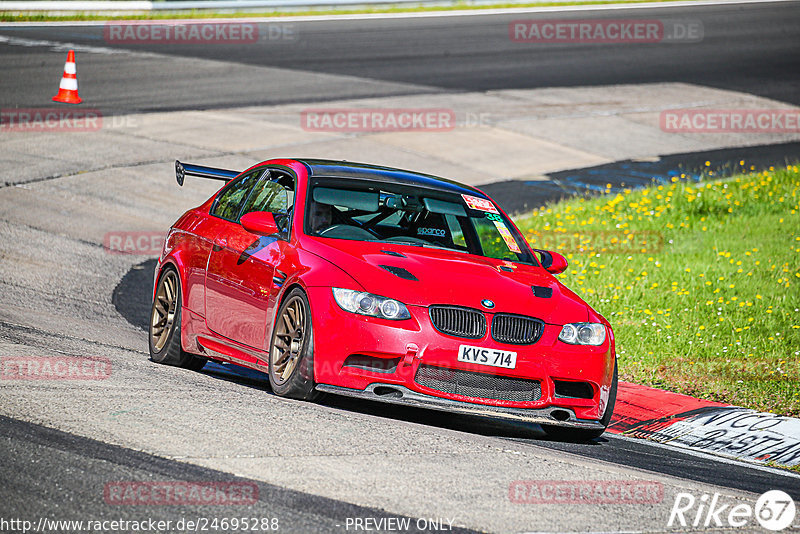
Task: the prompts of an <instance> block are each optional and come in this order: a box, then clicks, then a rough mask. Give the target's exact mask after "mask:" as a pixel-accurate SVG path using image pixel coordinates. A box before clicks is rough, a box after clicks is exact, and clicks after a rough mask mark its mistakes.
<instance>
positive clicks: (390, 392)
mask: <svg viewBox="0 0 800 534" xmlns="http://www.w3.org/2000/svg"><path fill="white" fill-rule="evenodd" d="M372 392H373V393H374V394H375V395H377V396H379V397H386V398H390V399H400V398H402V397H403V392H402V391H400V390H399V389H395V388H393V387H389V386H378V387H376V388H375V389H373V390H372Z"/></svg>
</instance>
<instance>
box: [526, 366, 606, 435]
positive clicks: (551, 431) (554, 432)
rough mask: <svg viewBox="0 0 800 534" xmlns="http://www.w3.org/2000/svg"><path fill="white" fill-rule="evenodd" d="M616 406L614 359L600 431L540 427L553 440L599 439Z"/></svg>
mask: <svg viewBox="0 0 800 534" xmlns="http://www.w3.org/2000/svg"><path fill="white" fill-rule="evenodd" d="M616 404H617V360H616V359H614V378H613V379H612V380H611V391H610V392H609V394H608V404H607V405H606V411H605V413H604V414H603V417H602V418H601V419H600V424H601V425H603V428H602V429H597V430H585V429H582V428H568V427H563V426H550V425H542V430H544V431H545V432H546V433H547V435H548V436H549V437H551V438H555V439H564V440H567V441H580V442H586V441H591V440H593V439H596V438H599V437H600V436H602V435H603V432H605V431H606V428H608V425H609V424H610V423H611V416H612V415H614V406H615V405H616Z"/></svg>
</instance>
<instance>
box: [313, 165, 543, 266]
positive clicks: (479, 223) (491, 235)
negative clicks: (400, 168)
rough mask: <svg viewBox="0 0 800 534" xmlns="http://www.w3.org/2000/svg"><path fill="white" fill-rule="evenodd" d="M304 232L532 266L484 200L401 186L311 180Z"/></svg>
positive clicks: (494, 209)
mask: <svg viewBox="0 0 800 534" xmlns="http://www.w3.org/2000/svg"><path fill="white" fill-rule="evenodd" d="M307 206H308V207H307V209H306V220H305V233H306V234H308V235H313V236H319V237H326V238H332V239H347V240H352V241H377V242H385V243H398V244H402V245H408V246H417V247H429V248H442V249H448V250H455V251H459V252H464V253H467V254H475V255H477V256H486V257H489V258H496V259H500V260H507V261H513V262H520V263H529V264H534V265H535V264H536V262H535V260H534V259H533V257H532V255H531V253H530V251H529V250H528V247H527V245H526V244H525V241H524V238H523V237H522V236H521V235H519V233H518V232H517V231H516V230H515V229H514V228H513V226H512V225H511V224H510V222H509V221H508V219H507V218H506V217H505V216H504V215H502V214H501V213H500V211H499V210H498V209H497V207H496V206H495V205H494V203H493V202H492V201H490V200H488V199H486V198H483V197H478V196H473V195H465V194H464V195H460V194H456V193H451V192H448V191H439V190H435V189H421V188H414V187H410V186H405V185H398V184H387V183H376V182H358V181H353V180H341V179H338V180H337V179H334V178H317V179H315V180H314V181H313V182H312V184H311V188H310V190H309V195H308V204H307Z"/></svg>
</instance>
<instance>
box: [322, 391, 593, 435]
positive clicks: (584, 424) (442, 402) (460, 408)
mask: <svg viewBox="0 0 800 534" xmlns="http://www.w3.org/2000/svg"><path fill="white" fill-rule="evenodd" d="M316 389H317V390H318V391H322V392H324V393H333V394H334V395H344V396H347V397H355V398H357V399H363V400H372V401H379V402H387V403H390V404H400V405H403V406H410V407H414V408H427V409H431V410H439V411H442V412H451V413H460V414H465V415H479V416H483V417H490V418H492V419H501V420H505V421H518V422H525V423H537V424H546V425H554V426H555V425H557V426H564V427H570V428H584V429H589V430H602V429H604V428H605V427H604V426H603V425H602V424H600V422H599V421H592V420H587V419H578V418H577V417H576V416H575V412H574V411H572V410H571V409H569V408H560V407H557V406H549V407H546V408H540V409H534V408H506V407H500V406H486V405H482V404H473V403H469V402H463V401H455V400H449V399H445V398H441V397H434V396H432V395H425V394H423V393H418V392H416V391H412V390H410V389H408V388H407V387H404V386H398V385H387V384H378V383H375V384H371V385H369V386H367V387H366V388H365V389H363V390H360V389H351V388H343V387H339V386H331V385H327V384H317V387H316Z"/></svg>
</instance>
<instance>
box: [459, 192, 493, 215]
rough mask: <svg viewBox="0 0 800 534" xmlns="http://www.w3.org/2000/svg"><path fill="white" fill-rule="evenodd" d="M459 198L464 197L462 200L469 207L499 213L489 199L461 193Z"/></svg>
mask: <svg viewBox="0 0 800 534" xmlns="http://www.w3.org/2000/svg"><path fill="white" fill-rule="evenodd" d="M461 198H463V199H464V202H466V203H467V206H468V207H469V208H470V209H473V210H480V211H487V212H489V213H499V212H498V211H497V208H496V207H495V206H494V204H492V201H491V200H488V199H485V198H480V197H473V196H472V195H463V194H462V195H461Z"/></svg>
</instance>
